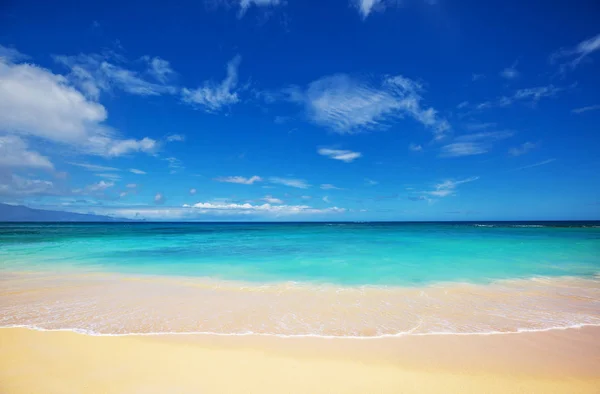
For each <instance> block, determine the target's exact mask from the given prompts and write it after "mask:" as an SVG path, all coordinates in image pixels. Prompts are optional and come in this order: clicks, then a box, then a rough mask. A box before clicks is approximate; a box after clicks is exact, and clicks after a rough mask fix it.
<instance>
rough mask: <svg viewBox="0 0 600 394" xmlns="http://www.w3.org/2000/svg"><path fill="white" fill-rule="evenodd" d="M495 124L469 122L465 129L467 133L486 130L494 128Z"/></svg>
mask: <svg viewBox="0 0 600 394" xmlns="http://www.w3.org/2000/svg"><path fill="white" fill-rule="evenodd" d="M496 126H497V124H496V123H492V122H471V123H467V124H466V125H465V129H467V130H469V131H479V130H487V129H490V128H492V127H496Z"/></svg>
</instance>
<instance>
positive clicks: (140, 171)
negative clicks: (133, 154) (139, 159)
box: [129, 168, 146, 175]
mask: <svg viewBox="0 0 600 394" xmlns="http://www.w3.org/2000/svg"><path fill="white" fill-rule="evenodd" d="M129 172H131V173H132V174H136V175H146V171H142V170H138V169H136V168H130V169H129Z"/></svg>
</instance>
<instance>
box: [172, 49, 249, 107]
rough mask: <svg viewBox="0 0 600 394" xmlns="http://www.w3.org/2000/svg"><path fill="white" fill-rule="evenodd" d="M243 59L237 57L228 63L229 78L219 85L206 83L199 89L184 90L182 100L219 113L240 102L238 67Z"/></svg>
mask: <svg viewBox="0 0 600 394" xmlns="http://www.w3.org/2000/svg"><path fill="white" fill-rule="evenodd" d="M241 60H242V58H241V57H240V56H239V55H237V56H235V57H234V58H233V59H232V60H231V61H230V62H229V63H227V76H226V77H225V79H224V80H223V81H222V82H221V83H219V84H217V83H215V82H213V81H206V82H204V85H203V86H201V87H199V88H197V89H192V90H190V89H187V88H183V89H182V90H181V95H182V99H183V101H184V102H185V103H188V104H191V105H194V106H199V107H203V108H204V109H205V110H206V111H207V112H217V111H219V110H220V109H222V108H223V107H226V106H229V105H231V104H235V103H237V102H239V101H240V99H239V96H238V92H236V91H235V88H236V87H237V82H238V67H239V65H240V62H241Z"/></svg>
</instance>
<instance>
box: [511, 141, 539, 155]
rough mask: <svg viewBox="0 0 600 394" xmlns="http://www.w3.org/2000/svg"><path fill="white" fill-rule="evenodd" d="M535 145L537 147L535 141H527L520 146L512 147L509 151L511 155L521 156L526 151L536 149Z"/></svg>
mask: <svg viewBox="0 0 600 394" xmlns="http://www.w3.org/2000/svg"><path fill="white" fill-rule="evenodd" d="M535 147H536V144H534V143H533V142H525V143H524V144H522V145H520V146H518V147H514V148H510V149H509V150H508V153H509V154H510V155H511V156H521V155H524V154H525V153H527V152H529V151H530V150H532V149H534V148H535Z"/></svg>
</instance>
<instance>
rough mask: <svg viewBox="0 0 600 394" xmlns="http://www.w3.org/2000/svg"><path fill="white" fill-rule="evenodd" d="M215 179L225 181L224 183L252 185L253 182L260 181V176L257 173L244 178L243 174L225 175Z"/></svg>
mask: <svg viewBox="0 0 600 394" xmlns="http://www.w3.org/2000/svg"><path fill="white" fill-rule="evenodd" d="M215 181H217V182H226V183H239V184H242V185H252V184H254V183H255V182H261V181H262V178H261V177H259V176H257V175H254V176H252V177H250V178H244V177H243V176H227V177H220V178H215Z"/></svg>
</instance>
